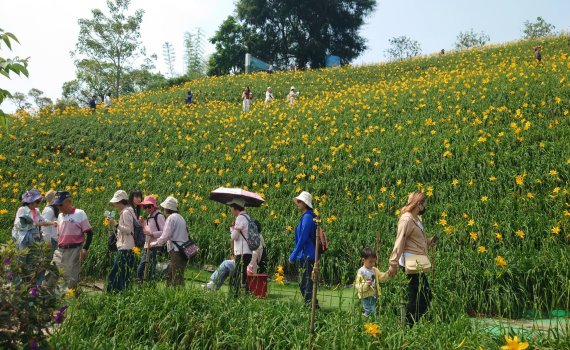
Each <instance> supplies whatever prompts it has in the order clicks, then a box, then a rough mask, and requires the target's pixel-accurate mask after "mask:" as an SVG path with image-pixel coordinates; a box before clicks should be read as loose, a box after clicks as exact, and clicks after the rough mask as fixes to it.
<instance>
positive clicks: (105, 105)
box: [103, 94, 113, 109]
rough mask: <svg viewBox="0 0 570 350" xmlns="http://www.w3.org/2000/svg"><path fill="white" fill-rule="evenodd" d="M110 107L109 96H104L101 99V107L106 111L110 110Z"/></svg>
mask: <svg viewBox="0 0 570 350" xmlns="http://www.w3.org/2000/svg"><path fill="white" fill-rule="evenodd" d="M112 105H113V104H112V102H111V96H109V94H106V95H105V98H104V99H103V107H105V109H108V108H111V106H112Z"/></svg>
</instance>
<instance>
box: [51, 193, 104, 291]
mask: <svg viewBox="0 0 570 350" xmlns="http://www.w3.org/2000/svg"><path fill="white" fill-rule="evenodd" d="M53 205H54V206H56V207H58V208H59V216H58V218H57V234H58V240H57V249H56V251H55V253H54V255H53V259H52V263H53V264H55V265H56V266H57V267H58V268H59V269H60V270H63V279H64V281H65V284H66V286H67V287H68V288H72V289H75V288H76V287H77V285H78V284H79V271H80V268H81V262H83V260H85V258H86V257H87V252H88V250H89V246H90V245H91V240H92V238H93V231H92V228H91V224H89V220H88V219H87V214H85V212H84V211H83V210H81V209H77V208H75V207H74V206H73V202H72V198H71V194H70V193H69V192H67V191H58V192H57V193H56V194H55V200H54V202H53ZM85 236H86V237H85ZM56 282H57V276H53V275H50V276H48V286H49V287H50V288H53V287H55V284H56Z"/></svg>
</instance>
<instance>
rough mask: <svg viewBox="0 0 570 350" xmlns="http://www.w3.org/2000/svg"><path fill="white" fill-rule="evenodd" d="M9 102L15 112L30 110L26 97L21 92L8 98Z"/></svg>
mask: <svg viewBox="0 0 570 350" xmlns="http://www.w3.org/2000/svg"><path fill="white" fill-rule="evenodd" d="M9 99H10V101H11V102H12V103H13V104H14V106H16V110H18V111H25V110H27V109H30V108H32V104H31V103H30V102H28V96H26V94H24V93H21V92H15V93H13V94H12V96H11V97H9Z"/></svg>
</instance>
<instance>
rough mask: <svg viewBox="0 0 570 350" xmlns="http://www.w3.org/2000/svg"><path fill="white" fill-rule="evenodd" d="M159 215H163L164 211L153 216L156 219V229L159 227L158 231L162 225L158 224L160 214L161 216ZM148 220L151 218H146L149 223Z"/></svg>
mask: <svg viewBox="0 0 570 350" xmlns="http://www.w3.org/2000/svg"><path fill="white" fill-rule="evenodd" d="M159 215H162V213H161V212H158V214H156V215H155V216H153V217H152V218H153V219H154V223H155V224H156V229H157V230H158V231H160V226H159V225H158V216H159ZM148 220H149V219H146V223H147V224H148Z"/></svg>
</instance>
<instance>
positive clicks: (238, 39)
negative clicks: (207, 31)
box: [208, 16, 247, 75]
mask: <svg viewBox="0 0 570 350" xmlns="http://www.w3.org/2000/svg"><path fill="white" fill-rule="evenodd" d="M245 38H246V35H245V29H244V28H243V26H242V25H241V24H239V23H238V21H237V19H236V18H235V17H233V16H229V17H228V18H226V20H225V21H224V22H222V25H221V26H220V28H218V30H217V31H216V33H215V34H214V36H213V37H212V38H211V39H210V42H211V43H212V44H214V46H215V49H216V51H215V52H214V53H213V54H212V55H211V56H210V59H209V60H208V75H223V74H228V73H230V72H233V73H239V72H241V71H242V70H243V67H244V64H245V54H246V53H247V47H246V43H245Z"/></svg>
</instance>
